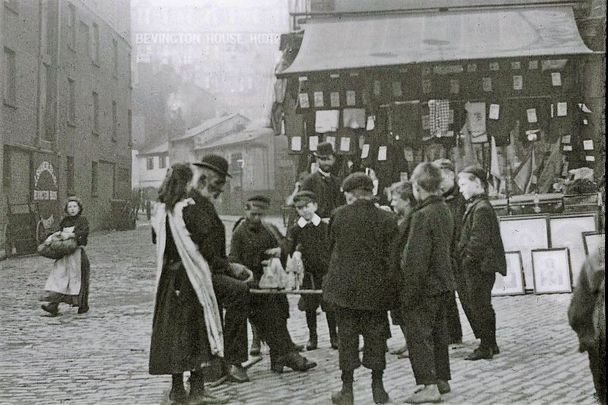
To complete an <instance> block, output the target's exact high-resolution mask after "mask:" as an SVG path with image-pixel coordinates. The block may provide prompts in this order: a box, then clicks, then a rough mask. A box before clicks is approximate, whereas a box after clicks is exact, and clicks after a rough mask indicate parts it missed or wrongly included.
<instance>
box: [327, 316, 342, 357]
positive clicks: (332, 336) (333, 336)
mask: <svg viewBox="0 0 608 405" xmlns="http://www.w3.org/2000/svg"><path fill="white" fill-rule="evenodd" d="M325 316H326V318H327V328H328V329H329V344H330V345H331V348H332V349H334V350H338V342H339V340H338V328H337V324H336V314H335V313H334V312H333V311H327V312H325Z"/></svg>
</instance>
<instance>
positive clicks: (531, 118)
mask: <svg viewBox="0 0 608 405" xmlns="http://www.w3.org/2000/svg"><path fill="white" fill-rule="evenodd" d="M526 113H527V114H528V122H529V123H531V124H533V123H535V122H538V118H537V117H536V108H528V109H527V110H526Z"/></svg>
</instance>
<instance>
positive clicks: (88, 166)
mask: <svg viewBox="0 0 608 405" xmlns="http://www.w3.org/2000/svg"><path fill="white" fill-rule="evenodd" d="M2 3H3V4H2V6H0V21H1V22H2V23H1V24H0V77H2V78H3V80H2V82H1V83H0V96H1V97H2V101H1V103H0V163H1V164H0V170H1V173H2V176H1V178H2V183H1V184H0V195H2V201H0V225H2V226H4V225H5V224H6V223H7V222H8V221H7V215H6V214H7V208H8V206H7V204H21V203H27V202H34V203H37V205H38V209H39V212H40V215H41V217H42V219H44V220H45V223H46V224H47V226H50V224H51V223H53V222H54V223H57V220H58V219H60V217H61V216H62V215H63V212H62V205H63V201H64V200H65V198H66V197H67V196H69V195H77V196H78V197H80V198H81V199H82V201H83V204H84V206H85V210H86V215H87V217H88V219H89V221H90V223H91V226H92V228H93V229H95V228H102V227H104V226H105V225H106V224H108V223H109V215H110V201H111V200H112V199H127V198H128V197H129V195H130V190H131V184H130V183H131V174H130V171H131V150H130V149H131V121H132V112H131V68H130V59H131V45H130V4H129V1H128V0H116V1H111V2H108V1H101V2H100V1H92V0H73V1H67V0H44V1H33V0H27V1H15V0H5V1H3V2H2ZM0 239H4V235H0Z"/></svg>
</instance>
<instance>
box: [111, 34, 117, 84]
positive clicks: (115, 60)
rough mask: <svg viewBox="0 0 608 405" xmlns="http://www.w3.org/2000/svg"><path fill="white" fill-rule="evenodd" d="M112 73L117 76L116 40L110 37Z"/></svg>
mask: <svg viewBox="0 0 608 405" xmlns="http://www.w3.org/2000/svg"><path fill="white" fill-rule="evenodd" d="M112 66H113V67H112V69H113V71H112V74H113V75H114V77H118V41H117V40H115V39H112Z"/></svg>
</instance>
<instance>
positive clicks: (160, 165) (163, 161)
mask: <svg viewBox="0 0 608 405" xmlns="http://www.w3.org/2000/svg"><path fill="white" fill-rule="evenodd" d="M166 167H167V157H166V156H159V157H158V168H159V169H164V168H166Z"/></svg>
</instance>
